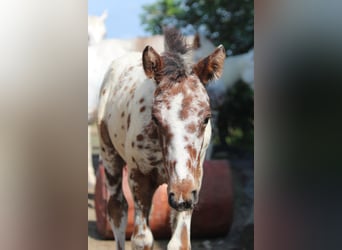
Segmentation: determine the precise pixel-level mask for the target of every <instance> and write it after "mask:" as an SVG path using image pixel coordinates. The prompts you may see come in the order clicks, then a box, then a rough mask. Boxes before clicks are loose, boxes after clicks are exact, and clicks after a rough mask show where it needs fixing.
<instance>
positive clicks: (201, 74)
mask: <svg viewBox="0 0 342 250" xmlns="http://www.w3.org/2000/svg"><path fill="white" fill-rule="evenodd" d="M225 58H226V51H225V49H224V47H223V46H222V45H220V46H218V47H217V48H216V49H215V51H214V52H213V53H212V54H211V55H209V56H207V57H206V58H204V59H202V60H200V61H199V62H198V63H197V64H196V65H195V66H193V71H194V72H195V74H196V75H197V76H198V78H199V79H200V80H201V82H202V83H203V84H207V83H208V82H209V81H211V80H213V79H214V78H216V79H217V78H220V77H221V74H222V71H223V65H224V59H225Z"/></svg>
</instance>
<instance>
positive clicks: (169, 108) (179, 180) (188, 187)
mask: <svg viewBox="0 0 342 250" xmlns="http://www.w3.org/2000/svg"><path fill="white" fill-rule="evenodd" d="M165 46H166V52H165V53H164V54H162V55H159V54H158V53H157V52H156V51H155V50H154V49H153V48H152V47H150V46H147V47H146V48H145V50H144V52H143V67H144V71H145V74H146V75H147V77H149V78H152V79H154V81H155V83H156V84H157V87H156V90H155V92H154V99H153V104H152V114H151V119H152V121H153V124H154V126H155V127H156V130H157V131H158V137H159V142H160V146H161V149H162V154H163V161H164V166H165V168H166V172H167V174H168V177H169V180H168V193H169V204H170V206H171V207H173V208H174V209H176V210H179V211H181V210H186V209H191V208H193V206H194V205H195V204H196V202H197V200H198V193H199V190H200V187H201V181H202V162H203V157H204V154H205V151H206V148H207V146H208V143H209V140H210V135H211V126H210V116H211V112H210V105H209V97H208V95H207V92H206V90H205V85H206V84H207V83H208V82H209V81H210V80H211V79H212V78H215V77H219V76H220V75H221V73H222V67H223V63H224V59H225V51H224V48H223V46H219V47H218V48H216V49H215V51H214V52H213V53H212V54H211V55H209V56H208V57H206V58H204V59H202V60H200V61H199V62H198V63H196V64H191V63H189V62H188V61H190V60H191V55H189V54H190V53H191V50H190V49H189V48H188V47H187V46H186V44H185V42H184V39H183V37H182V36H181V35H180V34H179V33H178V31H176V30H174V29H169V30H166V32H165Z"/></svg>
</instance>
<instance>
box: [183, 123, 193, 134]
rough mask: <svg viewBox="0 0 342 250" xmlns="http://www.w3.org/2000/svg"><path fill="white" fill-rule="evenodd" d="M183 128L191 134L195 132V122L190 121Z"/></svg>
mask: <svg viewBox="0 0 342 250" xmlns="http://www.w3.org/2000/svg"><path fill="white" fill-rule="evenodd" d="M185 129H186V131H187V132H188V133H191V134H193V133H195V132H196V124H195V123H193V122H192V123H190V124H188V125H186V127H185Z"/></svg>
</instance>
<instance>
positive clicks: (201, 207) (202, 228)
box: [95, 160, 233, 239]
mask: <svg viewBox="0 0 342 250" xmlns="http://www.w3.org/2000/svg"><path fill="white" fill-rule="evenodd" d="M203 167H204V173H203V184H202V188H201V192H200V195H199V203H198V205H197V207H196V208H195V210H194V212H193V216H192V220H191V237H192V238H200V237H220V236H225V235H226V234H227V233H228V231H229V228H230V225H231V223H232V218H233V187H232V179H231V171H230V166H229V164H228V162H227V161H222V160H217V161H206V162H204V166H203ZM166 187H167V186H166V184H164V185H162V186H160V187H159V188H158V189H157V191H156V193H155V194H154V197H153V205H152V210H151V214H150V220H149V223H150V228H151V230H152V233H153V236H154V238H155V239H162V238H170V237H171V229H170V206H169V204H168V198H167V192H166ZM123 191H124V194H125V196H126V199H127V201H128V223H127V229H126V238H127V239H130V237H131V234H132V232H133V230H134V205H133V199H132V194H131V192H130V189H129V186H128V181H127V171H124V178H123ZM108 199H109V196H108V192H107V189H106V185H105V173H104V168H103V166H101V165H100V166H99V169H98V173H97V181H96V187H95V212H96V226H97V230H98V232H99V233H100V235H101V236H102V237H103V238H105V239H113V233H112V230H111V227H110V224H109V222H108V218H107V213H106V211H107V201H108Z"/></svg>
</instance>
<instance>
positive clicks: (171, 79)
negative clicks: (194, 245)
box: [98, 29, 225, 250]
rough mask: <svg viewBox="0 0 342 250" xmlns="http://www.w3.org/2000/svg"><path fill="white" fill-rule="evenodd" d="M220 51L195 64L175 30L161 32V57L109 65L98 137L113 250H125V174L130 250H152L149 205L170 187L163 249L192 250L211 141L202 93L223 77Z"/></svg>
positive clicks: (133, 56) (150, 54) (133, 57)
mask: <svg viewBox="0 0 342 250" xmlns="http://www.w3.org/2000/svg"><path fill="white" fill-rule="evenodd" d="M224 59H225V51H224V48H223V46H219V47H217V48H216V49H215V50H214V51H213V53H212V54H210V55H209V56H208V57H206V58H204V59H202V60H200V61H199V62H197V63H196V64H192V63H191V49H190V48H188V47H187V45H186V43H185V42H184V39H183V37H182V36H181V35H180V34H179V33H178V31H177V30H175V29H168V30H166V31H165V52H164V53H163V54H161V55H159V54H158V53H157V52H156V51H155V50H154V49H153V48H152V47H150V46H147V47H146V48H145V50H144V51H143V53H142V55H141V53H130V54H127V55H125V56H123V57H121V58H119V59H117V60H115V61H114V62H113V64H112V65H111V67H110V68H109V70H108V72H107V74H106V77H105V80H104V83H103V85H102V88H101V94H100V95H101V96H100V105H99V112H98V114H99V117H98V131H99V135H100V146H101V156H102V159H103V164H104V166H105V173H106V179H107V186H108V190H109V193H110V199H109V202H108V213H109V218H110V223H111V226H112V229H113V232H114V236H115V239H116V246H117V249H124V246H125V245H124V244H125V229H126V225H127V201H126V199H125V197H124V194H123V191H122V171H123V167H124V166H125V164H127V169H128V182H129V186H130V189H131V191H132V194H133V199H134V208H135V215H134V232H133V234H132V237H131V242H132V248H133V249H152V247H153V236H152V233H151V230H150V228H149V226H148V217H149V213H150V209H151V202H152V197H153V194H154V192H155V190H156V189H157V187H158V186H159V185H160V184H162V183H167V184H168V188H167V191H168V197H169V205H170V206H171V208H172V209H171V211H172V212H171V227H172V238H171V240H170V242H169V244H168V249H172V250H174V249H191V244H190V222H191V215H192V210H193V208H194V206H195V205H196V203H197V201H198V198H199V192H200V188H201V183H202V165H203V160H204V156H205V152H206V149H207V147H208V144H209V141H210V136H211V125H210V115H211V113H210V106H209V97H208V95H207V92H206V90H205V85H206V84H207V83H208V82H209V81H210V80H211V79H212V78H217V77H219V76H220V75H221V73H222V67H223V63H224Z"/></svg>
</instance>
